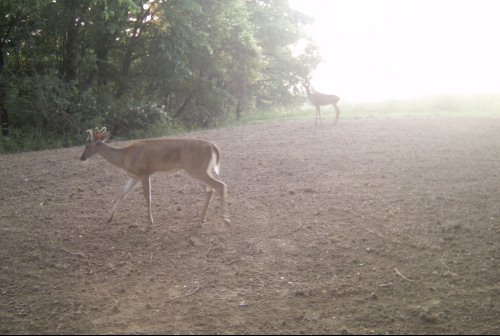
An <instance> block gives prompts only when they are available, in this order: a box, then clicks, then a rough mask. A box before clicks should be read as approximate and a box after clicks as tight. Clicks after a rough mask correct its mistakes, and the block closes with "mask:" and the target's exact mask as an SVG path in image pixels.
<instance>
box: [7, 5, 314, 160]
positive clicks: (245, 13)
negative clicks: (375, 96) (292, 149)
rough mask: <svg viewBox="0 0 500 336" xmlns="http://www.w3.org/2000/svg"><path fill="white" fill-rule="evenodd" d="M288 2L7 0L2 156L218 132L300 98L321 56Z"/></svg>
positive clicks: (307, 21) (303, 21)
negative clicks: (96, 140) (96, 135)
mask: <svg viewBox="0 0 500 336" xmlns="http://www.w3.org/2000/svg"><path fill="white" fill-rule="evenodd" d="M310 23H311V22H310V18H308V17H307V16H305V15H303V14H301V13H300V12H297V11H295V10H293V9H291V8H290V7H289V5H288V1H287V0H2V1H0V75H1V77H0V115H1V125H2V136H1V137H0V140H1V141H0V149H3V151H5V150H9V149H11V150H16V149H17V150H19V149H23V148H22V146H27V147H30V146H31V147H35V148H29V149H37V148H36V147H37V146H43V144H42V143H43V141H42V140H44V139H50V140H51V141H55V142H57V143H58V144H59V145H63V146H64V145H73V144H79V143H81V142H82V141H83V140H82V138H84V136H85V129H88V128H91V127H93V126H96V125H106V126H107V127H108V129H110V130H111V131H112V132H113V134H115V135H116V136H120V137H124V138H127V137H128V138H130V137H134V136H137V137H139V136H148V135H152V134H155V133H162V134H165V131H168V130H169V129H179V128H181V129H182V128H184V129H186V128H187V129H192V128H206V127H213V126H216V125H217V124H219V123H221V122H223V121H225V120H228V119H230V118H234V119H239V118H240V117H241V116H242V115H243V114H245V113H252V111H256V110H262V109H273V108H276V107H282V106H287V105H291V104H294V103H296V99H297V98H296V95H295V94H296V93H297V90H298V89H299V83H300V82H301V81H302V79H304V78H306V77H307V76H308V74H309V73H310V72H311V70H312V69H314V68H315V67H316V66H317V64H318V63H319V61H320V58H319V55H318V51H317V48H316V46H315V45H314V43H313V42H312V40H311V39H310V38H309V37H308V36H307V34H306V33H305V31H306V29H305V28H306V26H307V25H308V24H310Z"/></svg>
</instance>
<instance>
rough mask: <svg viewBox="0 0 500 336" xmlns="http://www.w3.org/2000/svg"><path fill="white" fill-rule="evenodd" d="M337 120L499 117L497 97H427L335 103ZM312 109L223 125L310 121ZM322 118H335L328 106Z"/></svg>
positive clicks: (284, 111)
mask: <svg viewBox="0 0 500 336" xmlns="http://www.w3.org/2000/svg"><path fill="white" fill-rule="evenodd" d="M339 107H340V110H341V114H340V117H341V118H376V117H403V116H422V117H426V116H443V117H452V116H454V117H459V116H462V117H474V116H478V117H479V116H482V117H485V116H489V117H500V94H498V95H477V96H443V95H441V96H431V97H424V98H417V99H408V100H390V101H384V102H376V103H343V102H342V101H341V102H340V103H339ZM314 115H315V109H314V107H312V106H311V105H309V104H307V103H305V104H304V106H303V107H295V108H290V109H280V110H274V111H261V112H256V113H252V114H249V115H245V116H243V117H242V118H241V119H240V120H239V121H238V122H236V121H230V122H228V123H227V124H226V125H224V126H231V125H235V124H247V123H254V122H266V121H272V120H288V119H301V118H314ZM321 115H322V117H323V118H326V119H331V118H334V116H335V110H334V109H333V107H332V106H323V107H322V108H321Z"/></svg>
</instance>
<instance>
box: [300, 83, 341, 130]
mask: <svg viewBox="0 0 500 336" xmlns="http://www.w3.org/2000/svg"><path fill="white" fill-rule="evenodd" d="M304 87H305V89H306V93H307V98H308V99H309V101H310V102H311V104H312V105H314V106H315V107H316V121H315V123H314V124H315V125H318V118H319V122H320V125H323V122H322V120H321V106H324V105H330V104H331V105H333V107H334V108H335V112H336V114H335V121H334V122H333V125H334V126H335V124H336V123H337V121H338V119H339V115H340V109H339V107H338V105H337V103H338V102H339V100H340V98H339V97H337V96H335V95H332V94H324V93H319V92H317V91H315V90H314V89H312V88H311V85H310V84H309V82H306V83H305V84H304Z"/></svg>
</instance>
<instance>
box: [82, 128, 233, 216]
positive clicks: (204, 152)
mask: <svg viewBox="0 0 500 336" xmlns="http://www.w3.org/2000/svg"><path fill="white" fill-rule="evenodd" d="M86 132H87V133H88V137H87V143H86V145H85V149H84V151H83V153H82V156H81V157H80V160H82V161H85V160H87V159H89V158H90V157H92V156H93V155H95V154H99V155H100V156H102V157H103V158H104V159H105V160H106V161H108V162H109V163H111V164H112V165H114V166H116V167H118V168H121V169H123V170H125V172H126V173H127V174H128V175H129V176H130V179H129V181H128V182H127V184H126V185H125V188H124V190H123V193H122V194H121V195H120V196H119V197H118V199H117V200H116V202H115V204H114V206H113V209H112V210H111V216H110V217H109V219H108V221H107V222H108V223H110V222H111V220H112V219H113V216H114V215H115V213H116V210H117V209H118V205H119V204H120V202H121V201H122V200H123V199H125V197H126V196H127V195H128V194H129V192H130V191H132V190H133V189H134V188H135V187H136V186H137V185H138V184H139V182H141V183H142V189H143V192H144V197H145V199H146V205H147V208H148V218H149V223H150V224H151V226H152V225H153V214H152V210H151V175H152V174H154V173H157V172H164V173H167V174H173V173H175V172H177V171H180V170H184V171H185V172H186V173H187V174H188V175H189V176H191V177H192V178H194V179H195V180H198V181H199V182H201V184H202V186H204V187H205V192H206V199H205V204H204V206H203V211H202V213H201V222H200V226H201V224H203V222H204V221H205V217H206V214H207V209H208V206H209V205H210V201H211V200H212V196H213V194H214V191H217V193H218V194H219V195H220V198H221V205H222V206H221V208H222V217H223V220H224V222H225V223H226V224H229V223H230V222H231V221H230V219H229V215H228V211H227V204H226V199H227V187H226V184H225V183H224V182H222V181H220V180H218V179H216V178H215V177H214V176H213V174H212V171H214V172H215V173H216V174H217V175H219V169H220V152H219V149H218V147H217V146H216V145H215V144H214V143H212V142H209V141H206V140H201V139H184V138H179V139H175V138H168V139H148V140H142V141H137V142H135V143H133V144H131V145H129V146H127V147H124V148H114V147H112V146H109V145H108V144H106V142H107V141H108V140H109V137H110V132H108V131H107V128H106V127H103V128H101V129H99V128H98V127H96V128H95V129H94V130H92V129H90V130H87V131H86Z"/></svg>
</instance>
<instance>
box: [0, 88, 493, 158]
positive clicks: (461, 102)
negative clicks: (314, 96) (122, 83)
mask: <svg viewBox="0 0 500 336" xmlns="http://www.w3.org/2000/svg"><path fill="white" fill-rule="evenodd" d="M339 107H340V110H341V114H340V118H341V119H349V118H377V117H381V118H383V117H404V116H412V117H417V116H421V117H428V116H443V117H475V116H476V117H500V94H496V95H494V94H492V95H477V96H432V97H424V98H418V99H409V100H391V101H384V102H378V103H348V102H342V100H341V101H340V104H339ZM321 111H322V117H323V118H324V119H327V120H328V119H330V120H331V119H333V118H334V115H335V111H334V109H333V107H332V106H324V107H322V108H321ZM314 114H315V110H314V108H313V107H312V106H311V105H310V104H308V103H304V105H303V106H302V107H293V108H282V109H279V110H272V111H271V110H269V111H258V112H253V113H248V114H244V115H243V116H242V118H241V119H240V120H238V121H237V120H234V119H233V120H228V121H226V122H225V123H224V124H222V125H219V127H221V128H225V127H232V126H238V125H245V124H250V123H263V122H270V121H280V120H281V121H284V120H297V119H307V118H310V119H313V118H314ZM185 131H186V130H183V129H175V130H173V129H168V130H165V128H164V127H158V128H154V129H153V130H150V131H149V132H143V131H140V130H139V131H136V132H134V133H133V134H132V135H131V136H130V137H129V138H128V139H141V138H148V137H160V136H169V135H175V134H181V133H183V132H185ZM114 140H120V139H116V138H115V139H114ZM121 140H124V139H121ZM73 141H74V140H72V139H63V138H54V137H53V136H47V135H46V134H43V133H42V132H40V131H39V130H38V131H37V130H24V131H22V132H21V131H17V132H16V131H14V132H13V134H12V135H11V137H10V138H5V137H2V136H0V153H12V152H21V151H30V150H41V149H49V148H60V147H67V146H72V145H75V144H74V142H73Z"/></svg>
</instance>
